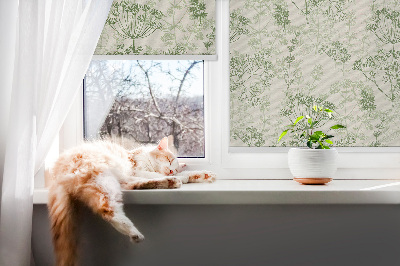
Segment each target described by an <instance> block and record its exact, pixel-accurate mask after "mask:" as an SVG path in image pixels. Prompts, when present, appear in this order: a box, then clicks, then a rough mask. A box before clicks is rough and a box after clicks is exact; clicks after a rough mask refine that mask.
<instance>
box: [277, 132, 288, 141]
mask: <svg viewBox="0 0 400 266" xmlns="http://www.w3.org/2000/svg"><path fill="white" fill-rule="evenodd" d="M288 130H289V129H286V130H285V131H283V132H282V134H281V135H280V136H279V139H278V142H279V141H280V140H281V139H282V138H283V137H284V136H285V135H286V134H287V132H288Z"/></svg>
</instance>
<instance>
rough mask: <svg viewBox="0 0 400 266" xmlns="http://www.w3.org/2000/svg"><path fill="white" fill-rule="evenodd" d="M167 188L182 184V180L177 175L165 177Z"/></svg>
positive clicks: (178, 186)
mask: <svg viewBox="0 0 400 266" xmlns="http://www.w3.org/2000/svg"><path fill="white" fill-rule="evenodd" d="M166 179H167V181H168V188H180V187H181V186H182V181H181V180H180V179H179V178H177V177H167V178H166Z"/></svg>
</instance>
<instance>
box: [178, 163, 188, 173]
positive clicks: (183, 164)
mask: <svg viewBox="0 0 400 266" xmlns="http://www.w3.org/2000/svg"><path fill="white" fill-rule="evenodd" d="M185 169H186V164H185V163H179V168H178V171H177V172H178V173H181V172H183V171H184V170H185Z"/></svg>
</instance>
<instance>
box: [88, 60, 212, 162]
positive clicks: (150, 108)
mask: <svg viewBox="0 0 400 266" xmlns="http://www.w3.org/2000/svg"><path fill="white" fill-rule="evenodd" d="M201 62H202V61H182V62H180V63H179V65H175V66H174V68H173V69H171V68H168V67H166V66H165V64H162V63H160V62H155V61H150V62H149V61H134V62H131V65H130V67H129V68H127V67H126V66H124V67H119V68H116V69H115V72H114V73H113V76H115V77H114V78H115V79H116V81H115V82H114V83H112V84H110V79H108V81H107V82H108V83H107V82H103V79H101V78H99V77H100V76H101V75H100V74H99V73H96V74H95V75H93V76H95V77H94V78H92V75H91V76H90V78H89V79H90V82H92V84H91V85H92V86H87V89H88V91H87V97H86V98H90V97H92V96H91V95H95V94H96V93H97V94H102V92H103V93H109V91H110V90H111V91H112V94H113V98H114V102H113V104H112V106H111V107H110V110H109V112H108V114H107V116H106V117H105V119H104V123H103V124H102V126H101V127H100V130H99V136H101V137H114V136H118V137H119V138H126V139H130V140H133V141H135V142H137V143H145V144H146V143H156V142H157V141H158V140H159V139H161V138H162V137H164V136H167V135H171V136H173V140H174V146H175V148H176V149H177V150H178V153H179V155H180V156H189V157H202V156H204V111H203V98H202V96H192V95H188V93H187V90H188V88H189V87H190V86H191V84H192V83H193V82H199V81H198V80H197V79H196V78H197V77H195V76H194V75H193V70H194V69H195V68H196V67H199V65H200V63H201ZM98 67H99V68H103V69H102V70H100V69H99V70H98V69H96V71H97V72H100V73H101V72H107V70H105V69H104V68H110V66H104V65H101V64H100V65H99V66H98ZM159 73H163V74H164V76H163V78H164V79H165V78H166V77H168V79H169V82H168V84H173V85H170V87H168V88H166V87H165V86H166V85H165V84H163V83H162V80H160V77H159ZM114 78H112V79H111V80H113V79H114ZM201 78H202V77H201ZM201 81H202V80H201ZM94 82H98V83H101V85H96V86H95V84H94ZM95 87H96V88H98V89H97V90H100V91H96V92H93V91H91V90H90V89H91V88H95ZM167 92H168V93H167ZM92 104H94V103H92Z"/></svg>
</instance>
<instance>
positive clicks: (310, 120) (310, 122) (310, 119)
mask: <svg viewBox="0 0 400 266" xmlns="http://www.w3.org/2000/svg"><path fill="white" fill-rule="evenodd" d="M308 123H309V124H310V125H312V118H311V117H310V118H309V119H308Z"/></svg>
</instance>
